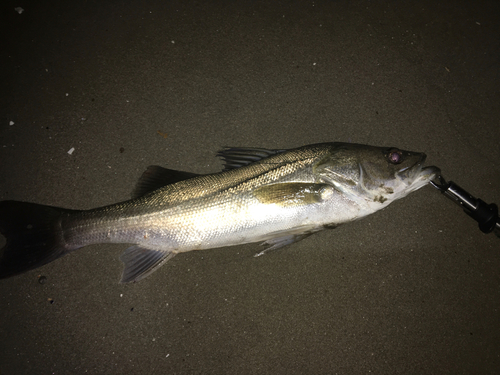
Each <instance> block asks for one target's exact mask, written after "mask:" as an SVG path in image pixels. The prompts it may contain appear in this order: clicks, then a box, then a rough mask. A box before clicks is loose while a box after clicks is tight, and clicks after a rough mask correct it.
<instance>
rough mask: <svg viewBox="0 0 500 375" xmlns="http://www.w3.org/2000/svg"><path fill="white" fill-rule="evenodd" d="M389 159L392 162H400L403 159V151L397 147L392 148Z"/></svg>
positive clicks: (388, 154) (388, 155)
mask: <svg viewBox="0 0 500 375" xmlns="http://www.w3.org/2000/svg"><path fill="white" fill-rule="evenodd" d="M387 160H389V162H390V163H392V164H399V163H401V162H402V161H403V153H402V152H401V151H400V150H398V149H396V148H392V149H390V150H389V152H388V153H387Z"/></svg>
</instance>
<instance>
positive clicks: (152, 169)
mask: <svg viewBox="0 0 500 375" xmlns="http://www.w3.org/2000/svg"><path fill="white" fill-rule="evenodd" d="M197 176H199V174H196V173H191V172H183V171H176V170H173V169H167V168H163V167H159V166H157V165H150V166H149V167H148V169H146V170H145V171H144V173H143V174H142V176H141V178H139V181H137V185H136V186H135V189H134V191H133V192H132V198H138V197H142V196H143V195H146V194H147V193H151V192H152V191H155V190H157V189H159V188H161V187H163V186H165V185H170V184H175V183H176V182H179V181H184V180H188V179H190V178H193V177H197Z"/></svg>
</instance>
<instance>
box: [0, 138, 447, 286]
mask: <svg viewBox="0 0 500 375" xmlns="http://www.w3.org/2000/svg"><path fill="white" fill-rule="evenodd" d="M218 156H219V157H221V158H222V159H223V161H224V162H225V168H224V171H222V172H219V173H214V174H206V175H197V174H194V173H189V172H181V171H174V170H170V169H165V168H162V167H158V166H150V167H149V168H148V169H147V170H146V172H144V174H143V175H142V177H141V178H140V180H139V182H138V184H137V186H136V188H135V190H134V192H133V197H132V199H131V200H128V201H125V202H121V203H117V204H113V205H109V206H105V207H100V208H95V209H91V210H70V209H65V208H59V207H51V206H44V205H39V204H34V203H25V202H17V201H2V202H0V232H1V233H2V234H3V235H4V236H5V238H6V244H5V246H4V247H3V249H2V250H3V256H2V258H1V260H0V278H5V277H9V276H13V275H16V274H19V273H22V272H25V271H28V270H31V269H34V268H37V267H40V266H42V265H44V264H46V263H49V262H51V261H53V260H55V259H57V258H59V257H61V256H63V255H65V254H67V253H69V252H71V251H73V250H76V249H79V248H81V247H83V246H87V245H91V244H98V243H128V244H134V245H133V246H131V247H129V248H128V249H127V250H125V252H124V253H123V254H122V256H121V257H120V259H121V260H122V262H123V263H124V264H125V267H124V271H123V274H122V278H121V282H122V283H127V282H133V281H139V280H141V279H143V278H145V277H146V276H148V275H150V274H151V273H152V272H154V271H155V270H156V269H158V268H159V267H160V266H162V265H163V264H165V263H166V262H167V261H168V260H169V259H171V258H172V257H173V256H174V255H175V254H177V253H182V252H186V251H191V250H206V249H212V248H218V247H224V246H233V245H239V244H245V243H251V242H263V244H264V245H266V246H267V247H268V248H267V250H271V249H277V248H280V247H282V246H285V245H288V244H290V243H293V242H296V241H300V240H302V239H304V238H306V237H307V236H309V235H311V234H313V233H315V232H318V231H320V230H323V229H326V228H335V227H337V226H338V225H340V224H343V223H347V222H350V221H353V220H357V219H360V218H362V217H364V216H367V215H369V214H372V213H374V212H375V211H378V210H380V209H382V208H384V207H386V206H387V205H389V204H390V203H391V202H393V201H395V200H397V199H400V198H403V197H404V196H406V195H408V194H409V193H411V192H412V191H415V190H417V189H419V188H421V187H422V186H424V185H426V184H427V183H428V182H429V181H431V180H432V179H434V178H435V177H436V175H438V174H439V169H438V168H436V167H426V168H424V167H423V165H422V163H423V162H424V161H425V158H426V155H425V154H423V153H416V152H409V151H403V150H400V149H397V148H394V147H389V148H387V147H385V148H384V147H373V146H367V145H359V144H351V143H321V144H314V145H308V146H303V147H299V148H295V149H289V150H268V149H261V148H225V149H223V150H222V151H220V152H219V153H218Z"/></svg>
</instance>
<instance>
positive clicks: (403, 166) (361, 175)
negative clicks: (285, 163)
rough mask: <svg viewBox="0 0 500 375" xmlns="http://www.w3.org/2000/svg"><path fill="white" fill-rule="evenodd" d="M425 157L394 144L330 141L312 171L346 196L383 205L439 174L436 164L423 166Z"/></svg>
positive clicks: (374, 204) (373, 204) (375, 204)
mask: <svg viewBox="0 0 500 375" xmlns="http://www.w3.org/2000/svg"><path fill="white" fill-rule="evenodd" d="M425 159H426V155H425V154H424V153H420V152H411V151H404V150H401V149H398V148H396V147H374V146H366V145H358V144H351V143H334V144H333V145H332V147H331V149H330V152H329V154H328V155H327V156H326V157H325V158H324V159H322V160H321V161H320V162H318V164H317V165H316V166H315V167H314V172H315V173H316V175H317V176H319V178H320V180H321V181H323V182H326V183H329V184H332V185H333V186H334V188H335V189H336V190H337V191H340V192H341V193H342V194H343V195H344V196H345V197H346V198H348V199H351V200H354V201H357V202H359V201H361V200H362V201H365V202H369V203H370V206H377V204H382V205H383V206H386V205H387V204H389V203H390V202H392V201H394V200H396V199H400V198H403V197H404V196H406V195H408V194H409V193H411V192H413V191H415V190H417V189H419V188H421V187H422V186H425V185H426V184H427V183H429V181H431V180H432V179H434V178H435V177H436V176H437V175H438V174H439V173H440V171H439V169H438V168H436V167H423V163H424V162H425ZM380 208H381V207H380Z"/></svg>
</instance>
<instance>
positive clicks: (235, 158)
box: [217, 147, 287, 171]
mask: <svg viewBox="0 0 500 375" xmlns="http://www.w3.org/2000/svg"><path fill="white" fill-rule="evenodd" d="M285 151H287V150H269V149H266V148H255V147H224V148H223V149H222V150H220V151H219V152H218V153H217V156H218V157H220V158H221V159H222V161H223V162H224V170H225V171H228V170H230V169H235V168H240V167H244V166H245V165H248V164H251V163H254V162H256V161H259V160H262V159H265V158H268V157H269V156H272V155H276V154H279V153H282V152H285Z"/></svg>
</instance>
